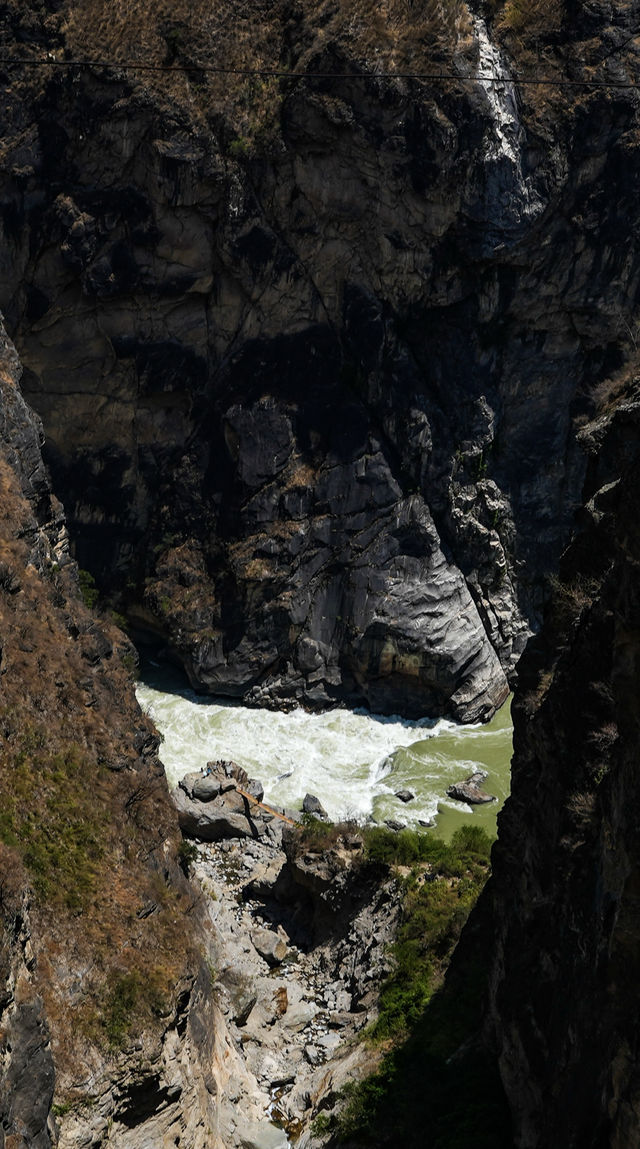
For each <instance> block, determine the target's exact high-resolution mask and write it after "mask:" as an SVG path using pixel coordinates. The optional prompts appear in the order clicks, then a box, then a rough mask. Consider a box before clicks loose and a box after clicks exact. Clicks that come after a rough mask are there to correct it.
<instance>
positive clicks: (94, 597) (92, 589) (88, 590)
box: [78, 570, 100, 610]
mask: <svg viewBox="0 0 640 1149" xmlns="http://www.w3.org/2000/svg"><path fill="white" fill-rule="evenodd" d="M78 578H79V580H80V594H81V595H82V599H83V602H84V605H85V606H86V607H88V608H89V610H93V608H94V606H95V605H96V603H97V601H98V598H99V597H100V592H99V590H98V588H97V586H96V580H95V579H94V577H93V575H92V574H91V572H90V571H84V570H79V571H78Z"/></svg>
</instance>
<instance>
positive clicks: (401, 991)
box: [316, 826, 511, 1149]
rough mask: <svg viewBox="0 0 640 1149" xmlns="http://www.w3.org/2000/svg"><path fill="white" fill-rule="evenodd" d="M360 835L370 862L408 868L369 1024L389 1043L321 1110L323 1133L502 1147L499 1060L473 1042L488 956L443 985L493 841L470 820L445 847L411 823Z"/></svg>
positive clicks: (468, 963) (448, 1148)
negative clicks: (337, 1101)
mask: <svg viewBox="0 0 640 1149" xmlns="http://www.w3.org/2000/svg"><path fill="white" fill-rule="evenodd" d="M364 839H365V847H366V858H367V860H369V861H371V862H377V863H380V862H384V863H386V864H388V865H398V866H402V867H407V866H408V867H410V868H409V871H408V873H406V874H404V876H402V877H401V879H400V880H401V881H402V883H403V908H402V919H401V923H400V927H399V930H398V935H397V939H396V942H395V944H394V947H393V948H394V957H395V963H396V964H395V969H394V972H393V973H392V974H391V975H390V977H389V978H388V979H387V981H386V982H385V983H384V985H383V987H382V990H381V995H380V1008H379V1016H378V1020H377V1021H376V1022H375V1023H374V1025H373V1026H372V1027H371V1028H370V1029H369V1031H368V1033H367V1037H368V1040H370V1041H371V1042H373V1043H374V1044H378V1045H380V1044H384V1046H385V1049H386V1052H385V1055H384V1057H383V1059H382V1061H381V1063H380V1066H379V1068H378V1070H377V1071H376V1072H375V1073H374V1074H372V1075H370V1076H369V1077H367V1078H365V1079H364V1080H363V1081H361V1082H351V1083H349V1085H348V1086H347V1087H346V1088H345V1090H344V1091H343V1095H342V1099H343V1104H342V1107H341V1109H339V1111H338V1113H337V1114H336V1115H327V1114H325V1113H321V1114H319V1116H318V1118H316V1126H317V1132H318V1134H320V1133H322V1134H323V1135H324V1136H327V1135H328V1136H329V1138H330V1144H331V1145H332V1146H354V1147H355V1146H369V1145H371V1146H373V1145H376V1146H385V1145H397V1144H403V1145H405V1146H410V1147H411V1146H415V1147H416V1149H417V1147H418V1146H419V1147H420V1149H431V1147H433V1149H462V1147H463V1146H464V1149H467V1147H468V1146H469V1145H471V1144H473V1145H474V1147H478V1146H480V1147H483V1149H507V1147H508V1146H510V1144H511V1142H510V1134H509V1119H508V1115H507V1110H506V1104H505V1101H504V1097H503V1094H502V1089H501V1085H500V1081H499V1078H498V1074H497V1070H496V1067H495V1065H494V1064H493V1063H492V1061H491V1059H490V1058H487V1056H486V1054H485V1053H480V1052H479V1051H478V1050H477V1049H472V1047H471V1045H470V1044H469V1041H470V1038H472V1037H473V1035H474V1033H475V1032H476V1031H477V1029H478V1025H479V1020H480V1016H481V1002H482V1000H483V989H484V985H485V982H486V965H485V963H484V960H483V955H482V954H481V953H478V952H475V951H474V952H472V953H471V954H467V955H466V960H465V963H464V980H460V978H454V979H453V981H452V983H451V984H450V983H449V981H447V983H446V984H445V982H444V974H445V971H446V969H447V966H448V964H449V961H450V959H451V955H452V953H453V950H454V948H455V945H456V943H457V941H458V939H459V937H460V934H461V931H462V928H463V926H464V924H465V922H466V920H467V917H468V915H469V913H470V911H471V909H472V907H473V905H474V904H475V902H476V900H477V898H478V896H479V894H480V892H481V890H482V888H483V886H484V884H485V882H486V880H487V877H488V875H489V856H490V851H491V844H492V843H491V839H490V838H489V836H488V834H487V833H486V832H485V831H484V830H483V829H481V828H479V827H475V826H463V827H461V828H460V829H459V830H458V831H457V832H456V833H455V834H454V836H453V838H452V840H451V843H450V844H449V845H446V844H445V843H444V842H442V841H440V840H439V839H437V838H435V837H433V836H431V835H430V834H420V833H415V832H413V831H410V830H405V831H402V833H399V834H394V833H391V832H389V831H387V830H382V829H377V828H375V829H370V830H366V831H365V832H364ZM468 1044H469V1049H468V1051H467V1052H465V1048H466V1046H467V1045H468Z"/></svg>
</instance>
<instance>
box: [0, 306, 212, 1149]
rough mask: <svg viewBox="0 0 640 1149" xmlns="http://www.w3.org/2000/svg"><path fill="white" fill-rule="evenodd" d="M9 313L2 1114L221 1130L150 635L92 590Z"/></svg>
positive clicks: (46, 1136) (186, 1132)
mask: <svg viewBox="0 0 640 1149" xmlns="http://www.w3.org/2000/svg"><path fill="white" fill-rule="evenodd" d="M19 375H20V370H19V364H18V360H17V356H16V354H15V351H14V349H13V347H12V346H11V344H10V343H9V342H8V340H7V338H6V336H5V333H4V329H3V328H2V327H1V326H0V484H1V487H2V500H1V510H0V805H1V809H2V815H1V817H0V924H1V937H0V1125H1V1127H2V1131H3V1132H2V1143H3V1144H5V1143H6V1145H7V1146H9V1145H11V1146H12V1147H13V1146H15V1147H16V1149H21V1147H22V1146H24V1147H25V1149H26V1147H27V1146H35V1147H37V1149H45V1147H47V1146H50V1145H53V1144H59V1145H60V1146H61V1147H65V1149H75V1147H79V1146H81V1145H87V1144H98V1143H99V1144H102V1145H105V1146H107V1145H113V1146H115V1145H118V1146H122V1147H127V1149H134V1147H137V1146H142V1145H150V1144H153V1145H154V1146H164V1145H175V1143H176V1140H175V1139H176V1137H179V1138H180V1139H181V1140H180V1144H181V1145H185V1146H190V1147H193V1149H196V1147H202V1149H204V1146H207V1147H209V1146H211V1145H212V1144H219V1143H220V1142H219V1140H216V1128H217V1127H216V1113H217V1109H216V1105H215V1095H216V1091H217V1086H216V1081H215V1078H214V1072H213V1071H214V1066H215V1060H214V1051H215V1048H216V1045H219V1044H220V1043H221V1042H223V1034H224V1027H222V1030H220V1028H219V1027H217V1024H216V1017H215V1011H214V1008H213V1004H212V1001H211V993H210V983H209V976H208V973H207V971H206V969H204V970H203V962H202V957H201V955H200V946H201V944H202V939H201V938H200V936H199V933H198V931H197V928H196V923H195V921H194V918H196V917H197V915H196V914H194V892H193V890H191V889H190V888H189V886H188V885H187V883H186V881H185V879H184V877H183V875H182V873H181V871H180V869H179V867H178V864H177V853H178V846H179V835H178V834H177V830H176V827H175V817H174V816H173V814H172V808H171V805H170V803H169V799H168V794H167V788H166V782H165V779H164V774H163V770H162V767H161V765H160V763H159V761H158V759H157V757H156V749H157V745H158V737H157V734H156V733H155V731H154V730H153V728H152V726H151V724H150V722H149V721H148V720H147V719H146V718H145V717H144V716H143V715H142V714H141V713H140V710H139V708H138V706H137V703H136V701H135V696H134V693H133V687H132V683H131V680H130V674H129V671H128V669H127V665H126V664H127V661H128V660H130V659H131V658H132V648H131V645H130V643H129V642H128V640H127V639H125V637H124V636H123V635H122V634H121V633H120V632H119V631H117V630H116V628H115V627H113V626H112V625H111V624H110V623H109V622H108V621H107V620H99V619H97V618H96V617H95V616H93V615H92V614H91V613H90V612H89V611H88V610H87V609H86V607H85V606H84V604H83V602H82V600H81V598H80V593H79V587H78V572H77V568H76V565H75V563H74V562H73V561H72V560H71V558H70V556H69V551H68V546H67V540H66V530H65V524H64V518H63V515H62V511H61V507H60V504H59V503H58V502H57V500H56V499H55V498H54V497H53V496H52V494H51V490H50V487H49V484H48V480H47V475H46V471H45V468H44V466H43V463H42V457H41V454H40V442H41V426H40V422H39V420H38V419H37V417H36V416H34V414H33V413H32V412H31V411H30V410H29V408H28V407H27V405H26V404H25V402H24V400H23V399H22V396H21V395H20V391H19V386H18V384H19Z"/></svg>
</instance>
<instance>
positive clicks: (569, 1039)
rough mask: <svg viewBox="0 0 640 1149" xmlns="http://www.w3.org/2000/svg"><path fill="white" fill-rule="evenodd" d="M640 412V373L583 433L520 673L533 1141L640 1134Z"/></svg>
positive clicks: (505, 993) (519, 1057)
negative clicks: (578, 479) (563, 548)
mask: <svg viewBox="0 0 640 1149" xmlns="http://www.w3.org/2000/svg"><path fill="white" fill-rule="evenodd" d="M639 414H640V406H639V403H638V383H637V380H636V382H635V384H634V385H633V386H632V387H630V388H629V390H628V391H627V392H626V393H624V394H623V395H622V396H619V397H618V398H617V400H615V401H614V402H613V403H612V409H611V410H609V411H608V412H607V413H605V414H603V415H602V416H601V417H600V418H599V419H598V420H596V421H595V422H594V423H593V424H591V425H589V426H587V427H586V428H585V429H584V430H583V431H582V433H581V439H582V441H583V444H584V446H585V448H586V449H587V450H588V451H589V452H590V454H591V462H590V466H589V476H588V482H587V488H586V496H587V498H586V502H585V506H584V508H583V510H582V512H581V520H580V521H581V530H580V532H579V533H578V534H577V536H576V538H575V540H574V542H573V543H572V545H571V547H570V548H569V549H568V551H567V552H566V553H565V555H564V556H563V561H562V565H561V570H560V576H559V579H558V582H557V584H556V588H555V591H554V596H553V599H552V603H551V606H550V610H549V615H548V618H547V620H546V622H545V626H544V628H543V630H542V633H541V635H540V637H539V638H538V639H536V640H534V641H532V643H531V645H530V647H529V649H528V651H527V653H526V654H525V656H524V657H523V660H522V662H521V667H520V670H519V681H520V686H519V690H518V694H517V699H516V703H515V705H514V730H515V740H514V750H515V753H514V760H513V776H512V787H513V789H512V797H511V800H510V801H509V803H508V804H507V806H506V807H505V809H504V811H503V812H502V814H501V815H500V825H499V839H498V845H497V846H496V848H495V850H494V877H493V879H492V882H491V884H490V892H491V904H492V917H491V922H490V926H489V929H490V930H491V932H492V936H493V938H494V945H495V957H494V965H493V972H492V977H491V1015H492V1028H493V1033H494V1034H495V1035H496V1037H497V1042H498V1049H499V1056H500V1068H501V1074H502V1078H503V1081H504V1084H505V1088H506V1090H507V1094H508V1096H509V1099H510V1102H511V1106H512V1112H513V1116H514V1128H515V1131H516V1142H515V1143H516V1145H517V1146H518V1147H525V1146H526V1147H527V1149H530V1147H531V1149H533V1147H534V1146H542V1145H551V1144H558V1145H560V1144H562V1145H566V1146H575V1147H576V1149H577V1147H578V1146H580V1147H581V1149H582V1147H585V1149H589V1147H594V1149H595V1147H596V1146H598V1147H600V1146H608V1147H612V1149H613V1147H616V1149H622V1147H623V1146H628V1145H633V1144H635V1143H636V1141H637V1138H638V1104H639V1099H640V1092H639V1078H638V1063H637V1043H636V1034H637V1028H638V1019H639V1010H640V1000H639V997H638V977H637V973H638V918H637V871H638V860H639V850H640V841H639V838H638V825H637V817H636V814H635V810H636V807H637V788H638V777H637V759H638V717H637V698H638V686H639V683H638V643H637V636H638V618H639V616H638V610H639V601H638V569H639V568H638V562H639V559H640V551H639V545H640V538H639V536H638V516H637V502H638V493H639V487H638V484H639V482H640V469H639V465H640V454H639V447H640V440H639V437H638V428H639V424H638V418H639ZM525 984H526V986H527V992H526V993H523V990H522V987H523V985H525Z"/></svg>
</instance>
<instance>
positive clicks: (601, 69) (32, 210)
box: [0, 0, 638, 719]
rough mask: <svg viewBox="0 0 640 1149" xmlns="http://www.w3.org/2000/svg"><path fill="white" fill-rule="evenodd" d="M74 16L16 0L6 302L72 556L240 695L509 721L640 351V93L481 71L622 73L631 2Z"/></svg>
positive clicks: (186, 656)
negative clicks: (636, 228)
mask: <svg viewBox="0 0 640 1149" xmlns="http://www.w3.org/2000/svg"><path fill="white" fill-rule="evenodd" d="M54 7H55V9H56V13H57V14H51V13H50V14H49V15H47V16H46V17H45V16H43V14H42V12H40V11H39V10H38V9H37V8H36V6H35V5H33V7H32V6H31V5H26V6H25V5H23V4H21V5H19V6H18V5H14V4H11V3H9V4H6V5H5V7H4V13H5V14H4V44H5V45H8V46H10V47H11V50H12V51H13V52H14V55H15V54H17V55H19V56H20V57H21V59H23V60H24V61H28V62H29V63H30V64H32V65H34V66H33V67H31V68H29V67H27V66H26V65H25V66H23V65H15V66H5V75H6V79H7V82H8V88H7V92H8V96H7V100H6V102H5V105H4V106H3V109H2V116H3V121H4V122H3V135H4V137H5V145H4V155H3V164H2V189H1V199H2V204H3V216H2V218H3V228H4V243H3V245H2V258H3V274H2V285H3V287H2V298H1V299H0V303H1V304H3V305H4V307H5V309H6V311H7V314H8V317H9V322H10V325H11V330H12V332H14V333H15V338H16V340H17V342H18V345H19V348H20V351H21V354H22V356H23V358H24V362H25V366H26V368H27V371H26V376H25V386H26V388H27V393H28V396H29V399H30V401H31V402H32V403H33V404H34V406H35V407H36V408H37V409H38V411H39V412H40V413H41V415H42V417H43V419H44V422H45V426H46V429H47V437H48V459H49V460H50V463H51V465H52V467H53V472H54V476H55V481H56V486H57V489H58V490H59V491H60V493H61V494H63V495H64V498H65V504H66V506H67V509H68V513H69V516H70V520H69V521H70V525H71V530H72V534H73V537H74V540H75V546H76V549H77V554H78V557H79V560H80V564H81V565H83V566H87V567H90V569H91V570H92V571H93V572H94V573H95V574H96V576H97V577H98V580H99V582H100V584H101V586H102V587H103V588H104V589H105V590H106V591H107V592H109V593H112V594H117V595H120V603H121V606H122V607H124V608H125V609H126V610H127V611H128V612H129V613H130V615H131V617H132V618H133V617H135V618H136V619H137V621H138V623H139V625H144V626H145V627H147V628H148V629H150V630H151V631H153V632H155V633H156V634H157V635H158V636H159V638H160V639H162V640H164V641H167V642H168V643H169V644H170V646H171V648H172V649H173V651H174V652H175V653H176V654H177V655H178V656H179V657H180V659H181V660H182V661H183V662H184V664H185V666H186V668H187V670H188V672H189V674H190V676H191V678H192V680H193V681H194V682H196V683H198V684H200V685H202V686H203V687H205V688H207V689H210V690H213V691H216V692H218V693H229V694H232V695H236V696H242V697H245V698H248V699H249V700H253V701H256V702H260V703H269V702H275V703H276V704H280V705H282V704H284V703H286V702H287V701H288V700H296V699H298V700H300V699H301V700H304V701H305V702H306V703H307V704H309V705H314V704H315V705H323V704H327V703H329V702H331V701H333V700H336V699H347V700H350V701H362V700H365V701H368V702H369V703H370V704H371V705H372V706H375V707H376V708H377V709H383V710H384V709H387V710H389V709H391V710H393V709H398V708H400V709H402V710H403V711H404V712H407V713H409V712H413V713H418V712H420V713H425V712H432V713H436V712H440V713H442V712H448V713H452V714H454V715H457V716H458V717H462V718H464V719H473V718H477V717H479V716H482V715H484V714H488V713H490V711H491V710H492V708H493V707H494V706H495V705H496V704H497V703H498V702H499V701H500V700H501V699H502V698H503V697H504V693H505V689H506V683H505V678H504V673H503V671H504V670H507V671H508V670H509V669H510V668H511V667H512V666H513V664H514V662H515V660H516V658H517V656H518V654H519V653H520V651H521V649H522V646H523V642H524V638H525V636H526V632H527V626H528V624H529V623H531V622H532V621H535V619H536V617H537V613H538V603H539V598H540V589H539V585H540V584H539V579H540V575H541V573H542V572H544V571H545V570H546V569H548V568H549V567H550V566H553V564H554V563H555V561H556V560H557V555H558V553H559V550H560V547H561V544H562V542H563V540H564V539H565V537H566V533H567V528H568V524H569V522H570V517H571V512H572V506H573V502H574V500H575V499H576V498H577V495H578V492H579V489H580V483H581V479H582V472H581V463H580V456H579V455H578V454H576V452H575V451H574V449H573V446H572V435H571V422H572V415H573V411H574V409H577V408H579V406H580V404H581V402H582V401H583V399H584V394H585V392H588V390H589V387H590V385H591V384H592V383H593V382H594V381H596V380H597V379H599V378H600V377H601V376H602V375H603V373H606V372H607V371H608V370H610V369H611V368H612V367H614V366H615V365H616V363H617V362H618V360H619V358H620V356H621V355H622V354H623V353H624V346H623V345H624V343H625V341H626V342H629V337H630V335H631V336H633V331H634V329H633V323H634V320H633V307H634V303H635V296H636V291H637V285H638V255H637V244H636V237H635V234H634V233H633V232H631V233H629V232H628V231H627V232H626V233H625V234H626V243H625V245H624V248H622V247H621V246H620V245H619V243H618V240H619V235H620V226H621V225H620V221H621V220H622V219H624V218H625V214H626V208H627V205H629V204H630V203H631V201H632V200H633V198H634V196H635V191H634V188H635V183H636V179H637V174H636V173H637V148H636V145H635V135H634V124H635V115H636V112H635V96H634V94H633V92H624V91H620V92H615V93H611V92H606V91H599V90H595V91H590V90H588V89H587V90H585V91H582V90H581V89H575V90H571V91H569V92H567V91H566V90H563V89H557V90H554V89H544V88H543V89H542V90H539V89H536V88H523V89H522V91H521V92H520V94H519V96H518V97H517V98H516V95H515V94H514V90H513V89H512V88H511V87H510V86H509V85H506V84H505V85H500V84H496V85H487V84H485V83H483V82H481V81H480V80H478V79H477V77H478V76H485V75H487V74H490V75H497V76H500V77H503V78H504V77H507V78H508V76H509V74H510V72H509V70H510V69H511V71H512V72H513V73H514V74H517V73H518V72H520V73H525V72H528V73H531V69H532V67H533V66H534V64H535V68H536V70H537V71H539V67H540V64H539V61H538V62H536V56H535V53H536V52H537V53H538V55H540V53H542V58H543V59H544V60H545V61H546V63H545V65H544V66H545V68H546V69H547V70H548V72H549V73H550V74H551V75H557V76H558V77H559V78H561V79H564V78H566V77H567V76H570V77H571V78H572V79H579V78H582V77H588V78H591V77H596V78H597V79H603V80H606V79H610V78H613V79H620V78H621V77H622V78H624V77H625V76H627V75H629V74H631V73H630V71H629V69H631V70H633V68H634V64H635V56H634V54H633V45H632V44H630V43H629V42H627V41H628V40H629V37H628V35H627V32H626V28H627V22H628V19H629V17H628V14H627V13H626V9H624V6H622V5H621V6H619V10H618V7H615V10H613V12H612V13H610V11H609V8H607V12H606V13H605V12H604V9H602V10H600V9H599V8H598V7H597V6H596V7H591V8H590V9H589V15H588V16H587V15H586V14H580V18H579V19H577V14H576V13H575V12H573V10H571V11H570V10H569V9H568V8H567V9H566V10H565V9H563V8H562V7H561V6H560V5H557V6H555V7H553V8H549V9H548V10H545V12H542V11H538V9H537V8H535V6H534V8H535V10H534V8H532V14H531V17H530V19H529V20H528V21H527V20H524V23H522V21H521V25H522V26H520V25H519V24H518V20H519V19H520V17H518V16H517V13H515V10H512V6H510V5H507V6H506V7H505V8H501V7H498V8H497V9H496V10H495V12H494V13H493V15H494V23H493V26H492V28H488V26H487V25H486V23H485V22H484V20H483V19H482V18H481V17H480V16H479V15H478V14H474V12H473V11H471V10H470V9H468V8H467V7H466V5H464V4H460V3H452V4H451V5H450V6H449V7H447V9H446V10H445V9H444V8H443V9H442V10H438V11H437V12H434V11H433V6H430V5H420V4H418V5H412V6H411V8H410V10H407V8H406V6H405V5H403V4H399V3H393V4H389V5H387V6H386V7H385V9H384V10H378V6H376V5H371V4H366V3H362V4H360V5H356V7H355V8H354V9H352V8H351V7H350V6H349V10H347V7H343V6H342V5H339V4H333V5H332V4H321V5H307V4H304V3H300V4H293V5H291V4H284V3H283V4H275V5H272V4H270V5H260V4H256V5H253V6H247V7H246V8H242V9H240V8H239V6H238V5H237V4H235V5H234V4H227V5H221V6H217V8H216V13H215V14H212V13H211V12H210V11H209V8H210V6H208V5H200V4H196V5H189V6H188V12H187V10H186V9H184V6H182V5H172V6H171V7H170V8H169V6H167V5H154V6H153V7H151V6H150V5H148V4H145V3H138V4H132V5H127V6H124V5H123V6H122V7H119V6H115V8H114V6H113V5H108V6H106V5H103V4H102V3H98V2H97V0H96V2H94V3H92V4H90V5H88V6H87V5H83V6H82V11H81V10H80V8H77V7H76V5H74V4H73V3H72V2H71V0H69V2H68V3H64V4H60V5H57V4H56V5H55V6H54ZM183 9H184V10H183ZM605 27H606V35H605V32H604V31H603V30H604V29H605ZM496 37H499V38H500V39H501V41H502V44H500V39H496ZM48 53H49V55H48ZM545 53H546V55H545ZM79 55H81V56H83V57H84V58H86V57H87V56H89V57H92V56H93V58H95V59H96V60H98V59H101V60H105V59H106V60H113V61H116V62H117V61H118V60H123V59H124V60H131V59H140V60H143V61H144V62H145V63H147V64H148V63H149V62H151V63H152V64H154V63H155V64H158V65H163V64H164V65H165V66H166V67H168V68H169V69H171V68H173V71H170V72H169V73H164V74H162V75H160V76H159V77H156V76H155V75H154V74H153V73H148V72H140V73H136V72H135V71H129V70H126V69H125V70H123V69H122V68H118V67H116V66H113V67H112V66H98V65H96V66H95V67H93V68H90V67H79V68H77V69H73V68H72V69H68V68H62V67H59V66H58V64H59V63H64V61H65V60H68V59H69V58H71V57H77V56H79ZM47 60H48V61H49V62H48V63H47ZM56 62H57V63H56ZM36 64H37V65H38V66H37V67H36V66H35V65H36ZM212 65H213V66H215V65H223V66H227V67H229V66H234V65H236V66H240V67H245V68H246V67H272V68H283V67H284V68H286V69H287V70H294V71H300V72H307V73H310V72H313V73H324V72H331V73H335V72H337V73H339V74H340V76H339V78H332V79H327V78H323V77H322V76H321V75H315V77H314V76H311V75H309V76H307V77H306V78H305V79H303V80H300V81H289V80H282V81H278V80H277V79H275V78H273V77H271V78H269V77H268V76H263V77H262V78H261V79H260V78H257V77H251V76H249V77H247V76H245V77H242V76H223V77H221V76H219V75H216V74H213V73H211V72H208V71H207V70H206V69H207V67H210V66H212ZM178 67H181V68H183V69H186V70H185V71H176V68H178ZM372 70H373V71H374V72H375V71H379V72H381V71H383V70H384V71H391V72H394V71H395V72H397V71H403V70H406V71H422V72H432V71H434V70H436V71H445V72H446V71H451V70H453V71H454V72H455V74H456V75H459V76H460V77H461V82H460V83H455V84H453V83H449V84H448V83H444V82H440V83H437V84H434V83H430V82H428V81H426V80H422V81H419V80H404V79H393V78H389V77H386V78H385V77H384V76H380V78H374V77H372V76H368V77H366V78H365V77H364V76H363V74H362V73H363V72H371V71H372ZM604 187H607V194H606V195H605V194H604V192H603V188H604Z"/></svg>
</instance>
